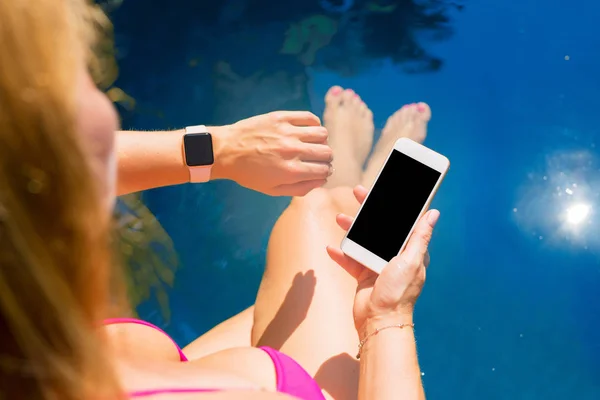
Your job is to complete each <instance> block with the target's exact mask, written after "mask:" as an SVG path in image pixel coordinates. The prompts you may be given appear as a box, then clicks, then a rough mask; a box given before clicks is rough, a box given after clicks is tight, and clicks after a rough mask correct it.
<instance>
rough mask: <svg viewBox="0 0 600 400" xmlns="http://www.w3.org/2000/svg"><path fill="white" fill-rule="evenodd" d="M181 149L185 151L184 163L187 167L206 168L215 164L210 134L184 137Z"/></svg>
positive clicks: (190, 134)
mask: <svg viewBox="0 0 600 400" xmlns="http://www.w3.org/2000/svg"><path fill="white" fill-rule="evenodd" d="M183 147H184V149H185V163H186V164H187V165H188V167H201V166H207V165H212V164H213V163H214V162H215V158H214V155H213V145H212V136H211V135H210V133H189V134H187V135H184V136H183Z"/></svg>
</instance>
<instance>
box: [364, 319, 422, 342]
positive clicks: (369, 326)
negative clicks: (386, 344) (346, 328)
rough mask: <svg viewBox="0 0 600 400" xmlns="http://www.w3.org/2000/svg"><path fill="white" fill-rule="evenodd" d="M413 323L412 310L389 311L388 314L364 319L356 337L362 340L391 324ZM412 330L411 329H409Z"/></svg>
mask: <svg viewBox="0 0 600 400" xmlns="http://www.w3.org/2000/svg"><path fill="white" fill-rule="evenodd" d="M400 324H407V325H410V324H413V313H412V312H391V313H388V314H383V315H377V316H373V317H369V318H367V319H366V320H365V322H364V323H363V324H362V326H361V327H360V329H359V331H358V337H359V339H360V340H363V339H364V338H366V337H367V336H368V335H370V334H371V333H373V332H375V331H377V330H378V329H381V328H385V327H387V326H392V325H400ZM410 330H411V331H412V329H410Z"/></svg>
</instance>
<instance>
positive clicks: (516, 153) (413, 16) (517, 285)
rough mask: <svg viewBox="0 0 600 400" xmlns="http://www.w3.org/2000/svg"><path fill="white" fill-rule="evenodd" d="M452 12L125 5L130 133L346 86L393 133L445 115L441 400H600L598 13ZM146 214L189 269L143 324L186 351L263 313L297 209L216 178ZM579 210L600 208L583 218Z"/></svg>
mask: <svg viewBox="0 0 600 400" xmlns="http://www.w3.org/2000/svg"><path fill="white" fill-rule="evenodd" d="M113 3H114V2H113ZM423 3H426V4H430V7H427V8H423V9H419V8H417V7H416V6H415V4H423ZM451 3H452V2H450V1H434V0H430V1H428V2H422V1H415V2H414V3H413V2H412V1H411V0H396V1H394V0H378V1H377V0H372V1H363V0H354V1H352V0H346V1H341V0H320V1H318V0H305V1H296V0H293V1H292V0H290V1H289V2H283V1H279V0H226V1H217V2H205V1H191V0H187V1H185V0H171V1H169V2H164V1H158V0H145V1H141V0H137V1H136V0H124V1H123V2H122V4H121V6H120V7H119V8H117V9H115V10H114V11H112V13H111V15H112V17H113V21H114V22H115V30H116V35H117V40H116V43H117V46H118V49H119V64H120V68H121V71H120V77H119V80H118V81H117V85H118V86H119V87H121V88H122V89H124V90H125V91H126V92H127V93H128V94H129V95H131V96H132V97H134V98H135V99H136V101H137V107H136V109H135V111H126V110H121V111H122V116H123V123H124V126H125V127H126V128H130V129H168V128H181V127H183V126H186V125H190V124H201V123H202V124H225V123H231V122H235V121H237V120H239V119H241V118H244V117H247V116H251V115H253V114H258V113H262V112H268V111H272V110H274V109H284V108H287V109H310V110H312V111H313V112H315V113H321V112H322V110H323V106H324V104H323V100H322V99H323V95H324V93H325V92H326V90H327V89H328V87H329V86H331V85H333V84H339V85H341V86H344V87H347V88H352V89H354V90H355V91H357V92H358V93H359V94H360V95H361V97H362V98H363V99H364V100H365V101H366V102H367V103H368V104H369V106H370V107H371V109H372V110H373V111H374V114H375V120H376V125H377V127H379V128H381V127H382V125H383V123H384V122H385V120H386V118H387V117H388V116H389V115H390V114H391V113H393V112H394V111H395V110H396V109H398V108H399V107H400V106H402V105H403V104H404V103H410V102H416V101H426V102H428V103H429V104H430V105H431V107H432V109H433V119H432V121H431V124H430V129H429V136H428V139H427V142H426V143H427V145H428V146H430V147H432V148H434V149H436V150H438V151H440V152H442V153H444V154H446V155H447V156H448V157H449V158H450V159H451V161H452V170H451V172H450V174H449V176H448V178H447V180H446V181H445V183H444V185H443V187H442V190H441V192H440V193H439V195H438V197H437V198H436V201H435V206H436V207H437V208H439V209H440V210H441V212H442V219H441V221H440V224H439V228H438V229H437V232H436V235H435V237H434V239H433V244H432V248H431V254H432V267H431V270H430V273H428V282H427V285H426V289H425V291H424V293H423V295H422V297H421V299H420V300H419V306H418V310H417V316H416V319H417V323H418V326H419V329H418V331H417V333H418V342H419V350H420V360H421V364H422V369H423V372H424V382H425V385H426V389H427V393H428V396H429V398H431V399H465V400H467V399H468V400H470V399H489V400H495V399H564V398H574V399H575V398H576V399H581V400H583V399H598V398H600V344H599V340H598V338H599V334H598V332H599V330H600V229H599V228H598V226H599V223H600V214H599V211H600V113H599V112H598V107H599V106H600V102H599V101H598V96H599V95H600V51H599V49H600V26H599V25H598V22H597V21H598V17H599V16H600V3H599V2H597V1H593V0H582V1H578V2H573V1H565V0H550V1H546V2H541V3H540V2H537V1H533V0H521V1H518V2H516V1H514V2H506V1H500V0H494V1H492V0H481V1H468V0H465V1H464V2H463V3H461V6H460V7H456V6H452V5H451ZM348 7H350V8H349V9H348V10H344V8H348ZM435 9H438V10H442V11H443V15H445V16H446V17H447V21H445V22H444V19H443V18H442V19H440V18H436V14H434V13H433V11H434V10H435ZM365 10H366V11H365ZM315 15H316V16H317V17H314V16H315ZM365 15H366V17H365ZM311 18H312V19H311ZM307 21H308V22H307ZM435 21H442V22H441V23H438V26H437V28H436V29H426V28H431V27H432V25H433V24H434V22H435ZM294 23H296V24H298V23H305V24H307V23H312V24H313V25H311V26H312V28H310V29H309V30H310V31H311V32H313V34H312V36H310V38H311V40H312V41H313V42H312V43H313V46H314V45H315V43H316V44H317V46H316V47H318V51H316V52H314V54H313V52H312V50H311V47H310V46H311V45H310V44H308V43H303V42H302V40H301V39H302V38H300V39H298V38H294V37H293V35H294V34H295V33H294V31H293V29H292V30H291V31H290V33H289V34H288V37H287V39H286V36H285V32H286V30H288V28H289V27H290V26H291V25H292V24H294ZM315 32H316V33H315ZM293 39H294V40H296V42H294V43H291V42H289V40H293ZM286 40H288V41H287V42H286ZM298 41H300V42H302V43H300V44H298V43H297V42H298ZM284 45H285V46H284ZM282 48H283V49H286V51H287V53H288V54H282V52H281V49H282ZM392 60H395V61H399V63H397V62H394V61H392ZM144 200H145V202H146V204H147V205H148V206H149V207H150V209H151V210H152V211H153V212H154V214H155V215H156V216H157V217H158V219H159V221H160V222H161V223H162V225H163V226H164V228H165V229H166V230H167V232H168V233H169V235H170V236H171V238H172V239H173V241H174V244H175V248H176V250H177V252H178V254H179V256H180V260H181V265H180V268H179V269H178V270H177V271H176V274H175V279H174V286H173V288H172V289H169V290H168V299H169V304H170V315H167V316H165V313H163V312H160V309H159V307H158V301H157V299H155V298H152V299H150V300H149V301H147V302H145V303H143V304H141V305H140V306H139V312H140V314H141V316H142V317H144V318H146V319H149V320H150V321H152V322H155V323H157V324H158V325H160V326H162V327H164V328H165V329H166V330H167V331H168V332H169V333H171V334H172V335H173V336H174V337H175V338H176V340H178V341H179V342H180V343H181V344H185V343H187V342H189V341H191V340H193V339H194V338H195V337H197V336H198V335H200V334H202V333H203V332H205V331H206V330H208V329H210V328H211V327H212V326H214V325H215V324H217V323H218V322H220V321H222V320H224V319H226V318H227V317H229V316H231V315H233V314H234V313H236V312H238V311H241V310H242V309H244V308H246V307H247V306H249V305H251V304H252V302H253V299H254V296H255V294H256V291H257V288H258V284H259V282H260V277H261V273H262V270H263V266H264V259H265V248H266V243H267V240H268V235H269V232H270V229H271V228H272V226H273V224H274V222H275V221H276V219H277V217H278V215H279V214H280V213H281V211H282V210H283V209H284V208H285V206H286V204H287V203H288V202H289V199H286V198H270V197H266V196H263V195H260V194H257V193H254V192H250V191H248V190H245V189H242V188H240V187H238V186H236V185H235V184H233V183H230V182H215V183H210V184H205V185H201V186H198V185H197V186H192V185H184V186H181V187H174V188H165V189H159V190H154V191H150V192H148V193H145V194H144ZM577 204H584V205H587V206H589V207H590V208H589V209H590V210H591V213H590V214H589V215H588V217H587V218H585V220H584V221H583V222H582V223H580V224H568V223H566V222H565V215H566V213H567V210H568V209H569V207H573V206H574V205H577Z"/></svg>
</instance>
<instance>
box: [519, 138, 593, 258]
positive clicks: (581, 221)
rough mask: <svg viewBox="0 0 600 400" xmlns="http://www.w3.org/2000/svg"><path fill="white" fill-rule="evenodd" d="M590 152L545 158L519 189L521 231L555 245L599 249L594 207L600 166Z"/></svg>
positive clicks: (560, 153)
mask: <svg viewBox="0 0 600 400" xmlns="http://www.w3.org/2000/svg"><path fill="white" fill-rule="evenodd" d="M598 164H599V163H598V157H597V156H596V155H595V154H594V153H592V152H589V151H585V150H583V151H563V152H557V153H555V154H550V155H547V156H546V157H545V165H543V166H542V167H541V168H538V169H537V171H535V172H530V173H529V174H528V176H527V179H526V181H525V182H524V184H523V185H522V187H521V189H520V190H519V191H518V198H517V204H516V205H515V206H514V208H513V210H512V211H513V217H514V220H515V222H516V224H517V225H518V226H519V228H520V229H521V231H523V232H524V233H526V234H529V235H531V236H532V237H535V238H537V239H538V240H540V241H541V240H543V241H544V242H546V244H551V245H552V246H564V245H567V244H568V245H571V246H575V247H577V248H583V249H589V250H592V251H594V252H600V230H599V229H597V225H598V221H596V220H595V219H596V218H595V217H596V216H595V212H594V209H595V208H597V206H598V205H599V204H600V166H599V165H598Z"/></svg>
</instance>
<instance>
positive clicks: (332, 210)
mask: <svg viewBox="0 0 600 400" xmlns="http://www.w3.org/2000/svg"><path fill="white" fill-rule="evenodd" d="M352 94H353V93H352ZM330 95H331V92H330V93H329V94H328V97H329V96H330ZM344 98H345V97H344ZM343 104H346V103H343ZM351 104H354V103H351ZM327 106H328V107H330V106H331V107H340V104H339V103H336V102H334V101H331V100H330V101H328V102H327ZM344 107H345V106H344ZM351 107H354V105H352V106H351ZM337 110H339V108H338V109H337ZM330 111H331V110H329V109H327V110H326V111H325V114H326V115H329V116H330V117H331V118H327V119H325V121H326V123H327V124H328V129H329V134H330V145H331V146H332V147H333V150H334V155H335V159H336V161H337V167H336V171H338V169H343V171H341V172H344V174H339V175H338V177H337V178H336V179H335V180H333V181H332V180H330V182H329V183H330V186H331V184H333V183H337V184H338V185H342V184H344V185H347V186H339V187H335V188H330V189H318V190H314V191H312V192H311V193H309V194H308V195H307V196H305V197H303V198H294V199H293V200H292V203H291V204H290V206H289V207H288V208H287V210H286V211H285V212H284V213H283V214H282V216H281V217H280V218H279V220H278V221H277V223H276V224H275V227H274V228H273V231H272V233H271V239H270V241H269V246H268V251H267V266H266V269H265V274H264V277H263V280H262V283H261V286H260V289H259V292H258V296H257V299H256V304H255V312H254V328H253V330H252V344H253V345H255V346H270V347H273V348H276V349H279V350H281V351H282V352H284V353H286V354H288V355H290V356H291V357H293V358H294V359H295V360H296V361H298V362H299V363H300V364H301V365H302V366H303V367H304V368H305V369H306V370H307V371H308V372H309V373H310V374H311V375H313V376H314V377H315V379H316V380H317V382H318V383H319V385H320V386H321V387H322V388H323V390H324V391H325V392H326V393H328V394H329V396H330V397H332V398H335V399H355V398H356V396H357V390H358V363H357V361H356V359H355V358H354V356H355V354H356V350H357V346H358V336H357V334H356V330H355V328H354V321H353V318H352V305H353V302H354V294H355V291H356V280H355V279H354V278H352V277H351V276H350V275H348V273H347V272H346V271H344V270H343V269H342V268H340V267H339V266H338V265H337V264H335V263H334V262H333V261H331V259H330V258H329V257H328V255H327V253H326V251H325V246H326V245H328V244H337V243H340V241H341V239H342V238H343V236H344V232H343V231H342V230H341V229H340V228H339V227H338V226H337V224H336V222H335V216H336V214H338V213H340V212H344V213H346V214H349V215H353V214H355V213H356V211H357V209H358V203H357V202H356V200H355V199H354V196H353V194H352V189H351V188H352V187H353V186H354V185H356V184H358V183H359V179H360V174H356V173H352V174H347V172H348V171H360V170H361V166H362V163H363V161H364V158H362V159H361V158H360V157H358V155H361V157H362V155H363V154H368V152H369V151H370V141H369V140H361V141H358V140H357V139H356V138H354V139H353V138H352V137H348V135H349V133H350V132H352V131H351V130H349V129H350V127H353V126H360V125H365V126H366V127H369V129H371V131H370V135H372V132H373V131H372V126H373V125H372V122H371V123H370V125H369V124H365V123H364V115H365V114H363V113H358V112H354V113H350V112H348V113H346V112H343V113H342V112H339V113H337V111H336V113H335V114H334V113H333V112H330ZM367 115H369V116H370V113H368V114H367ZM338 118H343V121H338ZM369 118H370V117H369ZM342 122H343V123H342ZM367 125H368V126H367ZM338 129H339V130H338ZM371 141H372V139H371ZM338 143H339V146H340V148H338ZM342 146H343V147H342ZM352 146H358V147H361V148H360V149H359V148H353V147H352ZM367 146H369V147H367ZM364 157H366V156H364ZM342 166H343V167H342Z"/></svg>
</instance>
